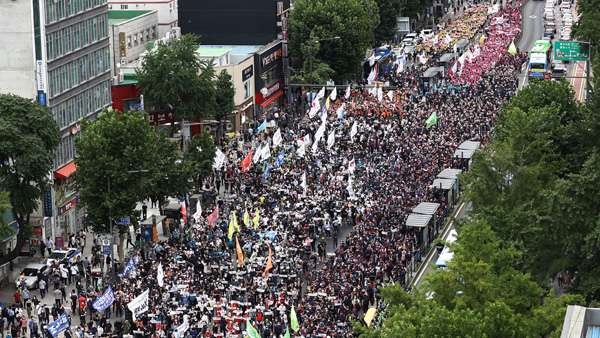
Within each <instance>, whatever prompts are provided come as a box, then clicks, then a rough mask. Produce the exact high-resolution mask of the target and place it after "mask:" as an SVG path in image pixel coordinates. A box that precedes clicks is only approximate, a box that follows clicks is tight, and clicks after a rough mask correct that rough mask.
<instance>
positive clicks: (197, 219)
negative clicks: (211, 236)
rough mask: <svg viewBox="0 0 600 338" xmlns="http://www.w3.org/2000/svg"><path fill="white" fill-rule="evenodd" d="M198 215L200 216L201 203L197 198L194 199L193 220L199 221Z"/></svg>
mask: <svg viewBox="0 0 600 338" xmlns="http://www.w3.org/2000/svg"><path fill="white" fill-rule="evenodd" d="M200 217H202V205H201V204H200V200H197V201H196V212H195V213H194V220H195V221H196V222H199V221H200Z"/></svg>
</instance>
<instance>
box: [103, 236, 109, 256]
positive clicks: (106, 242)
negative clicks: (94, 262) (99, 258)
mask: <svg viewBox="0 0 600 338" xmlns="http://www.w3.org/2000/svg"><path fill="white" fill-rule="evenodd" d="M102 254H103V255H110V241H109V240H106V239H104V240H102Z"/></svg>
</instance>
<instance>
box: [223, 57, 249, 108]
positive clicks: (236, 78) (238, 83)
mask: <svg viewBox="0 0 600 338" xmlns="http://www.w3.org/2000/svg"><path fill="white" fill-rule="evenodd" d="M253 64H254V57H253V55H248V57H247V58H246V60H244V61H242V62H240V63H239V64H237V65H229V66H224V67H215V73H216V74H217V75H218V74H219V73H221V71H222V70H226V71H227V72H228V73H229V74H230V75H231V81H232V82H233V87H234V88H235V97H234V100H233V101H234V105H235V106H239V105H241V104H242V103H244V102H245V101H246V100H248V98H244V81H242V71H243V70H244V69H246V68H248V67H250V66H251V65H253ZM246 81H250V86H251V88H250V97H252V95H253V94H254V91H253V90H254V88H253V87H252V86H253V84H252V83H253V82H254V81H253V80H252V78H249V79H247V80H246Z"/></svg>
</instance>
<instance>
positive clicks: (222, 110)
mask: <svg viewBox="0 0 600 338" xmlns="http://www.w3.org/2000/svg"><path fill="white" fill-rule="evenodd" d="M234 97H235V88H234V87H233V82H232V81H231V75H230V74H229V73H228V72H227V71H226V70H222V71H221V72H220V73H219V75H217V79H216V81H215V107H214V114H215V120H217V121H218V122H219V124H218V129H217V142H218V141H220V140H221V136H222V134H223V126H222V123H221V121H222V120H223V118H225V117H227V115H229V114H231V112H232V111H233V108H234V107H235V105H234V101H233V100H234Z"/></svg>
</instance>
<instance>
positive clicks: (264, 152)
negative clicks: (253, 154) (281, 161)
mask: <svg viewBox="0 0 600 338" xmlns="http://www.w3.org/2000/svg"><path fill="white" fill-rule="evenodd" d="M269 157H271V147H269V145H268V144H267V145H266V146H265V147H264V148H263V149H262V150H261V154H260V161H261V162H262V161H264V160H266V159H268V158H269Z"/></svg>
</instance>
